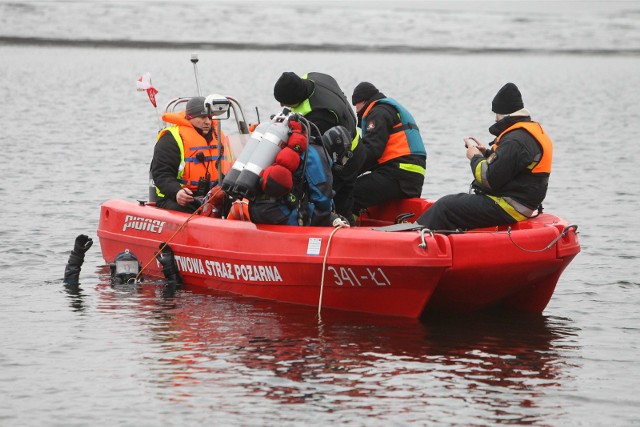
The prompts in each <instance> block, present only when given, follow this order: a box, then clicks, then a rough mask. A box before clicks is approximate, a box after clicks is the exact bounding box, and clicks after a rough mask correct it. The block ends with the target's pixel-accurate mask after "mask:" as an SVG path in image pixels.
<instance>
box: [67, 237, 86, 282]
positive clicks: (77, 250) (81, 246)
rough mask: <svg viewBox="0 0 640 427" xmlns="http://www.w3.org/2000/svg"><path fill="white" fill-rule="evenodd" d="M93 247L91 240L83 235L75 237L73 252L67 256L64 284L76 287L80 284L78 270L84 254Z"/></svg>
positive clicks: (80, 267)
mask: <svg viewBox="0 0 640 427" xmlns="http://www.w3.org/2000/svg"><path fill="white" fill-rule="evenodd" d="M91 245H93V240H92V239H91V238H90V237H89V236H87V235H84V234H81V235H79V236H78V237H76V241H75V244H74V246H73V250H72V251H71V254H70V255H69V261H68V262H67V266H66V267H65V269H64V283H65V284H66V285H77V284H79V283H80V270H81V269H82V264H83V263H84V254H85V253H86V252H87V251H88V250H89V248H90V247H91Z"/></svg>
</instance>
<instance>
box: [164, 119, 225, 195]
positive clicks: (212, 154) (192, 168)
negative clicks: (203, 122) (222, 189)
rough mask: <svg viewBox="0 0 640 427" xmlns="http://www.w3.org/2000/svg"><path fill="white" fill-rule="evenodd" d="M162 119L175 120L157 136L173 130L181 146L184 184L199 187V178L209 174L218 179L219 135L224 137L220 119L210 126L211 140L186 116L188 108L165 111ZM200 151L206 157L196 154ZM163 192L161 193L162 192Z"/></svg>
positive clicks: (181, 173) (181, 172) (179, 177)
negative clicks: (177, 110) (211, 129)
mask: <svg viewBox="0 0 640 427" xmlns="http://www.w3.org/2000/svg"><path fill="white" fill-rule="evenodd" d="M162 120H163V121H165V122H167V123H172V124H174V126H170V127H168V128H166V129H163V130H162V131H160V133H159V134H158V139H160V137H162V135H164V134H165V133H166V132H171V134H172V135H173V137H174V138H175V140H176V143H177V144H178V147H179V148H180V156H181V159H180V167H179V170H178V177H177V178H178V180H179V181H180V183H181V184H182V185H183V186H184V187H188V188H189V189H190V190H192V191H195V190H197V188H198V181H199V180H200V178H204V177H205V176H206V175H207V172H208V174H209V177H210V179H211V182H213V181H217V180H218V170H217V167H216V166H217V160H218V148H217V144H218V137H220V139H223V138H224V136H223V135H221V134H220V132H221V130H220V121H218V120H213V121H212V123H211V126H212V128H213V140H212V141H211V143H210V144H207V141H206V140H205V139H204V137H203V136H202V135H200V134H199V133H198V131H197V130H196V129H195V128H194V127H193V125H192V124H191V122H190V121H189V120H187V119H186V118H185V112H184V111H182V112H179V113H165V114H163V115H162ZM198 153H202V154H203V155H204V159H201V160H204V161H200V160H198V159H197V158H196V155H197V154H198ZM160 196H162V195H160Z"/></svg>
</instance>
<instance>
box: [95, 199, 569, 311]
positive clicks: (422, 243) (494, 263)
mask: <svg viewBox="0 0 640 427" xmlns="http://www.w3.org/2000/svg"><path fill="white" fill-rule="evenodd" d="M431 203H432V202H430V201H427V200H423V199H408V200H404V201H399V202H396V203H394V204H393V206H384V207H373V208H370V209H369V211H368V213H366V214H364V215H363V216H361V218H360V223H359V225H358V226H356V227H351V228H339V229H334V228H331V227H297V226H287V225H260V224H253V223H251V222H245V221H235V220H228V219H219V218H212V217H203V216H199V215H193V216H190V215H188V214H184V213H180V212H174V211H167V210H163V209H159V208H156V207H154V206H150V205H148V204H142V203H135V202H129V201H123V200H110V201H107V202H105V203H104V204H103V205H102V208H101V213H100V224H99V228H98V237H99V239H100V245H101V248H102V254H103V257H104V259H105V261H106V262H107V263H110V262H113V261H114V259H115V257H116V255H117V254H119V253H121V252H123V251H124V250H125V249H129V251H130V252H131V253H133V254H135V255H136V257H137V258H138V259H139V261H140V263H141V264H142V266H143V267H144V271H143V274H144V275H145V276H147V277H149V276H151V277H158V278H162V277H163V274H162V269H161V267H160V265H159V263H157V261H155V253H156V252H157V250H158V248H159V246H160V244H161V243H162V242H168V243H169V245H170V247H171V248H172V250H173V252H174V253H175V256H176V260H177V263H178V267H179V269H180V271H181V275H182V277H183V280H184V282H185V285H186V286H187V287H203V288H209V289H215V290H221V291H229V292H234V293H237V294H242V295H246V296H252V297H257V298H267V299H272V300H278V301H282V302H288V303H295V304H304V305H311V306H318V309H319V310H320V309H324V308H330V309H339V310H349V311H360V312H368V313H375V314H381V315H393V316H401V317H409V318H417V317H420V316H421V315H422V314H425V313H428V312H432V311H446V312H475V311H482V310H488V309H498V310H509V311H518V312H527V313H540V312H542V311H543V310H544V308H545V307H546V306H547V304H548V302H549V300H550V298H551V296H552V294H553V291H554V289H555V286H556V283H557V282H558V279H559V277H560V275H561V273H562V272H563V270H564V269H565V268H566V267H567V265H568V264H569V263H570V262H571V260H572V259H573V258H574V257H575V256H576V254H578V252H579V251H580V245H579V243H578V237H577V233H576V228H577V227H576V226H574V225H571V224H569V223H568V222H566V221H565V220H563V219H561V218H559V217H557V216H554V215H551V214H546V213H543V214H541V215H539V216H538V217H536V218H533V219H529V220H526V221H522V222H519V223H517V224H513V225H511V226H503V227H494V228H492V229H476V230H472V231H468V232H464V233H451V234H440V233H431V232H430V231H429V230H426V229H412V228H415V227H416V225H412V224H396V225H394V222H396V221H397V219H398V218H402V217H405V216H406V215H405V214H408V213H412V214H413V215H414V218H417V217H418V216H419V215H420V214H421V213H422V212H423V211H424V210H425V209H427V208H428V207H429V206H430V205H431ZM395 230H398V231H395Z"/></svg>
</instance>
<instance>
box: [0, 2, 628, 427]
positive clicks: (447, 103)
mask: <svg viewBox="0 0 640 427" xmlns="http://www.w3.org/2000/svg"><path fill="white" fill-rule="evenodd" d="M178 18H181V19H183V20H184V21H185V22H190V23H192V24H191V25H183V23H182V22H180V23H178V22H177V21H176V20H177V19H178ZM0 24H1V25H0V76H2V77H1V78H0V99H2V103H3V107H2V117H3V118H2V124H3V127H2V128H3V138H2V142H1V143H0V144H1V145H2V150H3V152H4V153H5V155H4V156H3V160H2V165H3V167H4V170H5V171H6V173H5V177H4V179H3V180H2V181H1V182H0V196H1V198H2V199H1V200H2V203H1V204H0V218H1V219H2V221H0V237H1V238H0V267H1V268H2V270H1V271H2V272H3V273H4V274H5V278H4V280H3V285H4V292H3V294H2V298H1V299H0V322H1V324H2V325H3V327H2V329H1V331H2V332H0V338H1V340H0V342H1V345H0V396H2V398H1V399H0V425H2V426H4V425H6V426H24V425H33V426H36V425H37V426H40V425H64V426H70V425H73V426H84V425H87V426H88V425H92V426H93V425H243V426H244V425H246V426H254V425H255V426H262V425H329V424H339V425H385V426H387V425H535V426H572V425H580V426H582V425H605V424H607V425H616V426H617V425H621V426H627V425H638V424H639V423H640V410H639V409H638V407H639V404H640V398H639V397H638V396H637V393H636V390H637V389H638V386H640V369H639V368H640V363H639V362H638V356H639V348H640V313H639V310H638V307H639V306H640V279H639V278H638V276H639V268H638V258H639V256H640V249H639V243H640V238H639V237H638V230H639V226H640V214H639V212H640V180H639V179H638V173H637V169H638V164H640V145H639V144H638V142H637V140H638V135H639V134H640V108H639V106H640V5H639V4H638V3H637V2H551V1H547V2H535V3H533V2H531V4H528V3H524V2H515V1H512V2H462V1H458V2H450V3H449V2H446V3H445V2H398V3H396V2H372V3H369V2H350V3H346V4H342V3H338V2H323V3H318V2H311V3H304V4H303V5H296V6H292V5H291V4H290V3H286V4H285V3H275V2H239V3H219V4H217V5H212V4H209V3H208V2H198V3H195V2H194V3H183V2H180V3H168V2H152V1H145V2H136V3H132V4H129V3H124V2H122V3H121V2H100V1H91V2H18V1H14V2H0ZM167 40H169V41H170V42H171V43H169V44H166V45H162V46H159V45H158V43H156V42H164V41H167ZM198 42H201V43H207V44H204V45H199V44H198ZM225 43H226V44H225ZM283 46H285V47H287V49H285V48H283ZM193 51H197V52H198V53H199V58H200V62H199V63H198V70H199V76H200V86H201V87H202V89H203V92H204V93H213V92H218V93H223V94H226V95H231V96H233V97H235V98H236V99H238V100H239V101H240V102H241V103H242V105H243V106H244V109H245V114H246V115H247V118H248V119H249V120H251V121H253V120H255V118H256V112H255V108H256V107H258V110H259V111H260V115H261V117H266V116H267V115H269V114H271V113H274V112H276V111H277V110H278V104H277V103H276V102H275V101H274V99H273V97H272V89H273V84H274V82H275V80H276V79H277V78H278V76H279V75H280V74H281V73H282V72H283V71H295V72H298V73H299V74H303V73H306V72H308V71H322V72H326V73H329V74H331V75H333V76H334V77H335V78H336V79H337V80H338V82H339V83H340V84H341V86H342V88H343V89H344V91H345V92H346V93H347V95H349V96H350V94H351V92H352V90H353V88H354V87H355V85H356V84H357V83H358V82H360V81H362V80H367V81H371V82H373V83H374V84H376V85H377V86H378V87H379V88H380V89H381V90H382V91H383V92H385V93H386V94H387V95H389V96H392V97H394V98H396V99H398V100H399V101H400V102H401V103H403V104H404V105H405V106H406V107H407V108H409V110H410V111H411V112H412V113H413V115H414V116H415V117H416V119H417V121H418V125H419V126H420V129H421V130H422V134H423V137H424V139H425V141H426V145H427V150H428V152H429V158H428V160H427V170H428V172H427V178H426V181H425V186H424V190H423V196H424V197H428V198H434V199H435V198H438V197H441V196H442V195H445V194H449V193H453V192H462V191H466V189H467V187H468V184H469V182H470V179H471V175H470V173H469V167H468V162H467V160H466V158H465V155H464V154H465V151H464V148H463V143H462V138H463V137H465V136H468V135H473V136H476V137H477V138H479V139H480V140H482V141H484V142H488V141H489V140H490V135H489V134H488V132H487V128H488V127H489V126H490V125H491V123H492V120H493V116H492V113H491V111H490V103H491V99H492V98H493V96H494V95H495V92H496V91H497V90H498V89H499V88H500V87H501V86H502V85H503V84H504V83H506V82H507V81H513V82H515V83H516V84H517V85H518V86H519V87H520V90H521V91H522V94H523V98H524V102H525V105H526V107H527V108H528V109H529V110H530V111H531V112H532V115H533V117H534V119H536V120H538V121H540V122H541V123H542V124H543V125H544V127H545V129H546V130H547V132H548V133H549V134H550V135H551V137H552V139H553V141H554V143H555V152H554V170H553V173H552V176H551V183H550V189H549V194H548V196H547V199H546V201H545V208H546V210H547V211H548V212H552V213H555V214H557V215H560V216H562V217H564V218H567V219H568V220H569V221H570V222H573V223H575V224H577V225H578V226H579V232H580V242H581V245H582V253H580V254H579V255H578V256H577V257H576V259H575V260H574V261H573V262H572V264H570V265H569V268H568V269H567V270H566V271H565V273H564V274H563V276H562V277H561V279H560V281H559V283H558V286H557V289H556V292H555V294H554V296H553V298H552V300H551V302H550V304H549V306H548V307H547V309H546V310H545V311H544V313H543V314H542V315H540V316H534V317H527V318H511V317H509V318H503V317H498V318H496V317H486V316H483V317H476V316H474V317H472V318H465V317H463V318H447V319H423V320H422V321H415V322H414V321H405V320H397V319H387V318H379V317H378V318H376V317H370V316H363V315H359V314H341V313H326V314H325V315H323V318H322V320H321V321H319V320H318V319H317V318H316V311H315V309H313V308H306V307H297V306H289V305H284V304H278V303H275V302H268V301H267V302H265V301H257V300H253V299H247V298H242V297H237V296H231V295H224V294H210V295H209V294H200V293H191V292H180V293H178V294H177V295H176V296H175V297H173V298H164V297H163V296H162V294H161V292H160V287H159V286H158V285H157V284H154V283H146V284H144V285H143V286H141V287H140V288H138V289H135V288H131V287H124V288H113V287H111V286H110V285H109V276H108V271H107V268H106V267H105V266H104V261H103V260H102V257H101V254H100V250H99V244H98V239H97V236H96V228H97V224H98V217H99V208H100V204H101V203H102V202H104V201H105V200H107V199H110V198H124V199H145V198H146V195H147V173H148V165H149V161H150V159H151V155H152V152H153V141H154V136H155V133H156V131H157V126H158V125H157V114H156V111H155V110H154V109H153V107H152V106H151V104H150V103H149V101H148V99H147V97H146V95H145V94H144V93H143V92H136V91H135V81H136V80H137V78H138V77H139V76H140V75H142V74H143V73H145V72H150V73H151V74H152V77H153V83H154V86H155V87H156V88H157V89H158V90H159V91H160V92H159V94H158V100H159V106H163V105H164V104H165V103H166V102H167V101H168V100H170V99H171V98H174V97H177V96H192V95H194V94H195V92H196V84H195V80H194V73H193V65H192V64H191V62H190V61H189V59H190V55H191V53H192V52H193ZM20 163H22V164H23V169H24V170H27V171H28V172H29V173H26V172H25V173H24V174H22V172H20V168H19V164H20ZM21 174H22V175H21ZM81 233H84V234H88V235H89V236H91V237H92V238H93V239H94V241H95V244H94V247H93V248H91V250H90V251H89V252H88V253H87V256H86V259H85V263H84V266H83V270H82V274H81V282H82V284H81V286H80V288H79V289H68V288H65V287H64V286H63V284H62V275H63V271H64V266H65V264H66V261H67V259H68V255H69V251H70V250H71V249H72V247H73V241H74V239H75V237H76V236H77V235H78V234H81ZM486 256H487V262H490V257H491V254H486Z"/></svg>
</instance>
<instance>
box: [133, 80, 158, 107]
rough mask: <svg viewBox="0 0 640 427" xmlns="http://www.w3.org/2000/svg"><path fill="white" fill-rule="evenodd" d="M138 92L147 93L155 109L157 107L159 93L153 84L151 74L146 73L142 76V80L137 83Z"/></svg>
mask: <svg viewBox="0 0 640 427" xmlns="http://www.w3.org/2000/svg"><path fill="white" fill-rule="evenodd" d="M136 90H140V91H142V90H144V91H147V95H148V96H149V101H151V103H152V104H153V106H154V107H157V105H156V93H158V90H157V89H156V88H155V87H153V84H152V83H151V73H144V74H143V75H141V76H140V78H139V79H138V81H137V82H136Z"/></svg>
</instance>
